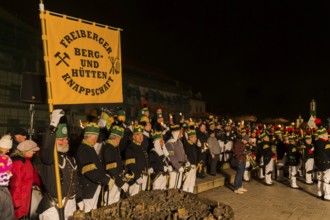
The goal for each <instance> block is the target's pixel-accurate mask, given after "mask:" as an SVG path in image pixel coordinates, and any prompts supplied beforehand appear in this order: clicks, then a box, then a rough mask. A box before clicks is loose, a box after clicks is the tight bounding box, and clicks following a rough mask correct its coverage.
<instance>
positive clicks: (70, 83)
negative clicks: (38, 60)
mask: <svg viewBox="0 0 330 220" xmlns="http://www.w3.org/2000/svg"><path fill="white" fill-rule="evenodd" d="M40 16H41V19H44V21H45V22H44V25H45V28H44V29H45V33H43V40H44V41H45V42H46V43H45V42H44V47H45V46H46V47H47V48H46V49H45V48H44V49H45V52H47V54H45V62H46V68H48V72H49V79H47V81H48V83H47V84H48V86H49V87H50V90H48V92H49V93H51V94H49V95H48V96H49V97H48V98H49V101H48V102H49V103H50V104H53V105H58V104H88V103H122V102H123V94H122V68H121V48H120V30H119V29H117V30H114V29H111V28H110V27H108V26H103V25H100V24H96V23H93V22H87V21H83V20H80V19H74V18H71V17H66V16H64V15H58V14H55V13H52V12H49V11H45V12H44V13H42V14H40Z"/></svg>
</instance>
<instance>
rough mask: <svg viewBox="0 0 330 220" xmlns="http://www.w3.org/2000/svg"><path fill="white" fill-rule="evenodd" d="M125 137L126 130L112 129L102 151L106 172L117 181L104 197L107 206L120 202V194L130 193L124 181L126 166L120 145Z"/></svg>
mask: <svg viewBox="0 0 330 220" xmlns="http://www.w3.org/2000/svg"><path fill="white" fill-rule="evenodd" d="M123 136H124V129H123V128H121V127H119V126H113V127H112V128H111V132H110V136H109V139H108V140H107V141H106V144H105V145H104V147H103V149H102V158H103V163H104V165H105V170H106V172H107V173H108V174H109V175H110V177H111V178H113V179H114V180H115V184H114V185H113V187H112V189H109V190H108V191H107V193H106V195H105V196H104V198H105V205H111V204H113V203H115V202H118V201H119V200H120V193H121V190H123V192H124V193H126V192H127V191H128V187H129V185H128V183H126V182H125V181H124V180H123V177H124V176H123V175H124V164H123V162H122V158H121V156H120V150H119V143H120V140H121V138H122V137H123Z"/></svg>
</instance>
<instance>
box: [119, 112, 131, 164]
mask: <svg viewBox="0 0 330 220" xmlns="http://www.w3.org/2000/svg"><path fill="white" fill-rule="evenodd" d="M125 122H126V112H125V111H124V110H123V109H118V110H117V120H116V123H115V124H116V125H117V126H119V127H121V128H123V129H124V136H123V137H122V138H121V139H120V143H119V150H120V155H121V158H122V159H123V160H125V150H126V148H127V146H128V145H129V144H130V143H131V142H132V135H133V134H132V131H131V130H130V129H129V128H128V126H127V125H126V124H125Z"/></svg>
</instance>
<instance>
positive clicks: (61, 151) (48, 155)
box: [37, 109, 82, 220]
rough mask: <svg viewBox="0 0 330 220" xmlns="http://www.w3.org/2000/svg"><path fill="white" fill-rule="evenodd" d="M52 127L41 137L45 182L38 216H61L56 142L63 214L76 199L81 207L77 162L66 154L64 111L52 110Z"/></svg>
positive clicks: (68, 212) (70, 211)
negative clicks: (55, 159)
mask: <svg viewBox="0 0 330 220" xmlns="http://www.w3.org/2000/svg"><path fill="white" fill-rule="evenodd" d="M50 128H51V130H48V131H47V132H46V133H45V135H44V138H43V144H42V147H41V150H40V160H41V168H40V176H41V179H42V182H43V184H44V186H45V189H46V193H45V194H44V196H43V198H42V200H41V202H40V203H39V207H38V209H37V213H39V214H40V215H39V219H41V220H47V219H60V218H59V213H58V210H57V207H56V206H57V205H58V201H57V189H56V180H55V167H54V165H55V164H54V147H55V145H56V150H57V156H58V168H59V170H60V174H61V179H60V184H61V191H62V195H63V196H64V197H63V201H62V204H63V205H64V217H65V219H68V217H69V216H71V215H73V212H74V211H75V210H76V203H78V204H79V206H80V207H82V193H81V189H80V186H79V183H78V174H77V165H76V161H75V159H74V158H72V157H70V156H69V155H68V151H69V140H68V130H67V125H66V120H65V117H64V111H63V110H61V109H55V110H54V111H53V113H52V118H51V123H50Z"/></svg>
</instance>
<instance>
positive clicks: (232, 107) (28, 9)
mask: <svg viewBox="0 0 330 220" xmlns="http://www.w3.org/2000/svg"><path fill="white" fill-rule="evenodd" d="M0 4H1V6H2V7H3V8H5V9H7V10H8V11H10V12H12V13H13V14H14V15H16V16H17V17H19V18H22V19H24V20H25V21H27V22H28V23H29V24H30V25H32V26H34V27H36V28H40V20H39V14H38V13H39V11H38V4H39V1H37V0H25V1H22V0H11V1H5V2H2V3H0ZM44 5H45V9H46V10H50V11H53V12H58V13H61V14H66V15H70V16H73V17H78V18H82V19H85V20H90V21H95V22H97V23H101V24H106V25H109V26H113V27H120V28H122V29H123V32H122V35H121V36H122V41H121V42H122V57H123V63H124V65H125V62H134V63H141V64H143V65H145V66H149V67H150V69H159V70H162V72H165V73H166V74H167V75H169V76H171V77H173V78H176V79H178V80H180V81H183V82H187V83H189V84H191V85H193V88H194V91H195V92H198V91H200V92H201V93H202V95H203V99H204V100H205V101H207V103H208V104H207V111H209V112H213V113H216V114H220V115H255V116H257V117H258V118H259V119H260V118H268V117H283V118H287V119H295V118H297V117H298V116H299V115H301V116H302V117H303V118H304V120H305V121H306V120H308V118H309V104H310V102H311V100H312V99H315V100H316V102H317V113H318V114H317V116H318V117H320V118H321V119H323V120H325V118H326V117H327V116H328V115H329V114H328V111H329V108H330V93H329V91H330V90H329V89H328V87H329V86H328V85H329V79H330V77H329V70H330V68H329V63H330V59H329V58H330V56H329V47H330V46H329V39H330V31H329V30H330V29H329V28H330V27H329V21H330V14H329V9H330V8H329V4H328V3H326V1H308V2H306V3H304V2H302V1H280V0H277V1H244V2H239V1H237V2H236V1H232V0H226V1H222V0H217V1H196V2H195V1H183V0H182V1H181V0H173V1H170V0H168V1H166V0H157V1H129V0H121V1H111V0H94V1H73V0H52V1H51V0H48V1H47V0H45V1H44Z"/></svg>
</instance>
